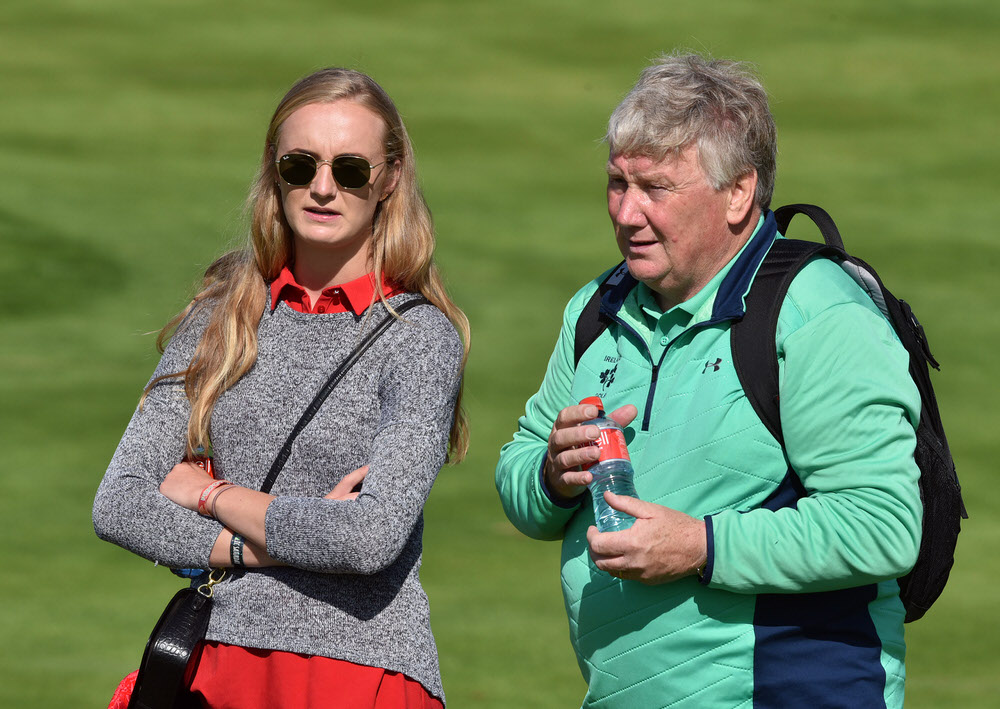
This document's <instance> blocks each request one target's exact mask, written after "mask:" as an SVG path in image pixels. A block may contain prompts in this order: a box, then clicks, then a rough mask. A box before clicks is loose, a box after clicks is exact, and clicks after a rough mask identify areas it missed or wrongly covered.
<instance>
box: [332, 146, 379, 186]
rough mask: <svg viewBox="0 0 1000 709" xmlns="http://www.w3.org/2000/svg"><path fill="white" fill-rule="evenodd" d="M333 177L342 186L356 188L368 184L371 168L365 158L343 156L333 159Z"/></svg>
mask: <svg viewBox="0 0 1000 709" xmlns="http://www.w3.org/2000/svg"><path fill="white" fill-rule="evenodd" d="M332 169H333V179H335V180H336V181H337V184H338V185H340V186H341V187H346V188H347V189H349V190H356V189H358V188H359V187H364V186H365V185H367V184H368V179H369V178H370V177H371V175H372V173H371V168H370V167H368V163H367V162H366V161H365V160H364V159H363V158H356V157H351V156H349V155H346V156H341V157H339V158H336V159H335V160H334V161H333V166H332Z"/></svg>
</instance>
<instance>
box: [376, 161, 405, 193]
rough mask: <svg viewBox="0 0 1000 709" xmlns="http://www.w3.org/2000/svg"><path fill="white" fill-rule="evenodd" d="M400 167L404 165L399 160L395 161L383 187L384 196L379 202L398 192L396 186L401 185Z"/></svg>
mask: <svg viewBox="0 0 1000 709" xmlns="http://www.w3.org/2000/svg"><path fill="white" fill-rule="evenodd" d="M400 165H402V163H401V162H400V161H399V160H398V159H396V160H393V162H392V166H391V167H390V168H389V174H388V175H387V176H386V180H385V185H383V186H382V196H381V197H380V198H379V202H381V201H382V200H384V199H385V198H386V197H388V196H389V195H391V194H392V193H393V192H394V191H395V190H396V185H398V184H399V168H400Z"/></svg>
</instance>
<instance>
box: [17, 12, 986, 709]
mask: <svg viewBox="0 0 1000 709" xmlns="http://www.w3.org/2000/svg"><path fill="white" fill-rule="evenodd" d="M998 30H1000V6H998V5H997V4H996V3H994V2H989V1H988V0H981V1H979V0H953V1H952V2H949V3H942V2H938V1H936V0H920V1H914V2H899V1H891V0H890V1H886V2H881V3H871V2H867V1H862V0H844V1H841V2H836V3H813V2H793V1H791V0H781V1H778V2H769V3H752V2H735V1H733V0H725V1H719V2H712V3H693V2H671V3H665V2H662V1H661V0H657V1H654V0H648V1H647V0H625V1H622V2H610V3H609V2H596V1H590V0H587V1H583V0H574V1H571V0H541V1H540V0H508V1H507V2H504V3H502V4H501V3H472V2H470V3H461V2H446V1H444V0H439V1H438V2H414V1H411V2H402V1H399V0H388V1H384V2H380V3H377V4H367V3H344V2H339V3H331V2H320V1H319V0H314V1H313V0H287V1H286V2H283V3H280V4H279V3H267V2H262V1H260V0H244V2H240V3H234V2H218V1H216V2H212V1H209V0H205V1H195V0H172V1H170V2H167V1H166V0H147V1H146V2H142V3H130V2H125V1H124V0H86V2H84V1H83V0H50V1H49V2H46V3H35V2H21V1H20V0H6V2H4V3H3V5H2V6H0V106H2V108H0V164H2V166H3V169H2V170H0V254H2V258H0V372H2V373H3V374H2V375H0V402H2V406H0V437H2V441H3V449H4V450H5V451H6V453H7V455H8V456H9V458H8V459H7V464H6V465H5V466H4V468H3V469H2V471H0V519H2V520H3V522H4V527H5V530H6V531H5V534H4V541H3V549H4V563H3V571H2V573H0V706H2V707H11V708H20V707H60V708H62V707H97V706H104V705H105V704H106V702H107V700H108V698H109V696H110V694H111V691H112V690H113V688H114V686H115V685H116V683H117V682H118V680H119V679H120V678H121V677H122V676H123V675H124V674H126V673H127V672H128V671H130V670H131V669H133V668H134V667H135V666H136V665H137V662H138V659H139V656H140V654H141V650H142V646H143V643H144V642H145V639H146V636H147V634H148V632H149V630H150V628H151V627H152V624H153V622H154V620H155V619H156V617H157V615H158V614H159V612H160V610H161V609H162V607H163V605H164V603H165V601H166V599H167V598H168V597H169V594H170V593H172V591H173V590H174V589H175V588H177V587H178V585H179V584H178V580H177V579H175V578H174V577H172V576H171V575H170V574H168V573H167V572H166V571H165V570H163V569H154V568H153V567H152V566H151V565H149V564H147V563H145V562H142V561H140V560H139V559H137V558H135V557H132V556H130V555H129V554H127V553H126V552H124V551H121V550H119V549H117V548H114V547H112V546H110V545H107V544H103V543H101V542H99V541H98V540H97V539H96V537H95V536H94V535H93V531H92V528H91V524H90V505H91V502H92V498H93V493H94V491H95V489H96V487H97V484H98V481H99V480H100V477H101V475H102V473H103V470H104V467H105V466H106V464H107V461H108V459H109V458H110V456H111V453H112V452H113V450H114V447H115V445H116V444H117V441H118V438H119V436H120V434H121V432H122V430H123V428H124V426H125V424H126V422H127V420H128V418H129V416H130V415H131V412H132V408H133V407H134V405H135V402H136V398H137V396H138V394H139V392H140V390H141V388H142V386H143V384H144V383H145V381H146V379H147V377H148V376H149V373H150V372H151V371H152V369H153V367H154V365H155V362H156V354H155V351H154V337H153V336H152V335H150V334H148V333H150V332H151V331H155V330H157V329H159V328H160V327H161V326H162V324H163V323H164V322H165V321H166V320H167V319H168V318H169V317H170V316H171V315H172V314H173V313H174V312H176V311H177V310H178V309H180V308H181V307H182V306H183V304H184V303H185V300H186V299H187V298H188V297H189V296H190V295H191V294H192V293H193V288H194V284H195V283H196V282H197V280H198V277H199V275H200V273H201V271H202V270H203V269H204V267H205V266H206V265H207V264H208V263H210V262H211V260H212V259H213V258H214V257H215V256H216V255H217V254H219V253H220V252H221V251H222V250H223V249H225V248H227V247H229V246H231V245H234V244H236V243H238V242H239V241H240V239H241V237H242V233H243V222H242V217H241V205H242V200H243V197H244V193H245V190H246V188H247V186H248V184H249V181H250V177H251V175H252V173H253V170H254V168H255V165H256V162H257V160H258V159H259V155H260V149H261V141H262V136H263V132H264V129H265V126H266V123H267V121H268V119H269V117H270V113H271V111H272V110H273V107H274V104H275V103H276V102H277V100H278V99H279V98H280V96H281V95H282V93H283V92H284V91H285V90H286V89H287V88H288V87H289V86H290V85H291V83H292V82H293V81H294V80H295V79H297V78H298V77H300V76H302V75H303V74H306V73H308V72H310V71H312V70H314V69H317V68H320V67H323V66H328V65H346V66H351V67H354V68H358V69H361V70H364V71H367V72H369V73H370V74H372V75H373V76H374V77H375V78H376V79H377V80H378V81H379V82H380V83H382V85H383V86H384V87H385V88H386V89H387V90H388V92H389V93H390V95H392V96H393V98H394V99H395V100H396V102H397V104H398V105H399V106H400V109H401V111H402V112H403V114H404V118H405V120H406V121H407V124H408V127H409V130H410V133H411V136H412V138H413V141H414V143H415V145H416V150H417V157H418V165H419V170H420V175H421V178H422V182H423V186H424V189H425V192H426V195H427V197H428V200H429V201H430V204H431V206H432V209H433V210H434V213H435V218H436V223H437V227H438V233H439V249H438V258H439V262H440V264H441V266H442V268H443V271H444V273H445V274H446V276H447V279H448V282H449V285H450V288H451V290H452V292H453V295H454V296H455V298H456V300H457V301H458V302H459V303H460V304H461V305H462V306H463V307H464V308H465V310H466V312H467V313H468V315H469V317H470V320H471V321H472V326H473V333H474V339H473V353H472V358H471V360H470V364H469V368H468V374H467V380H466V392H467V402H468V408H469V411H470V413H471V417H472V422H473V445H472V450H471V453H470V455H469V458H468V461H467V462H466V463H465V464H463V465H462V466H460V467H458V468H454V469H446V470H445V472H444V473H443V475H442V477H441V479H440V482H439V483H438V485H437V486H436V488H435V490H434V493H433V495H432V497H431V500H430V503H429V505H428V508H427V531H426V552H425V557H424V568H423V572H422V578H423V581H424V585H425V586H426V588H427V591H428V594H429V595H430V598H431V604H432V607H433V611H434V613H433V625H434V630H435V632H436V635H437V639H438V643H439V647H440V653H441V662H442V671H443V675H444V682H445V687H446V691H447V692H448V698H449V705H450V706H453V707H467V706H468V707H512V706H517V707H540V708H548V707H572V706H576V705H578V703H579V701H580V698H581V697H582V695H583V690H584V687H583V683H582V681H581V679H580V677H579V672H578V669H577V667H576V663H575V660H574V658H573V655H572V652H571V650H570V647H569V643H568V640H567V631H566V621H565V618H564V614H563V609H562V602H561V598H560V593H559V585H558V569H557V552H558V550H557V546H556V545H554V544H545V543H539V542H532V541H529V540H527V539H524V538H521V537H519V536H518V535H517V534H516V533H515V532H514V530H513V528H512V527H511V526H510V525H509V524H508V523H507V522H506V521H505V519H504V517H503V515H502V512H501V510H500V507H499V504H498V502H497V500H496V495H495V492H494V489H493V466H494V464H495V460H496V454H497V451H498V449H499V447H500V445H501V444H502V443H503V442H505V441H506V440H507V439H508V437H509V435H510V434H511V432H512V431H513V429H514V426H515V423H516V418H517V416H518V415H519V414H520V412H521V411H522V410H523V409H522V407H523V403H524V400H525V399H526V398H527V397H528V396H529V395H530V394H531V393H532V392H533V391H534V390H535V388H536V387H537V385H538V382H539V380H540V378H541V376H542V373H543V370H544V365H545V362H546V361H547V358H548V355H549V353H550V350H551V347H552V345H553V343H554V339H555V336H556V333H557V329H558V325H559V321H560V314H561V310H562V307H563V305H564V304H565V302H566V300H567V299H568V298H569V297H570V295H571V294H572V293H573V292H574V291H575V290H576V288H577V287H579V286H580V285H581V284H582V283H583V282H585V281H586V280H587V279H589V278H590V277H592V276H593V275H595V274H597V273H598V272H600V271H601V270H603V269H604V268H605V267H607V266H608V265H609V264H611V263H613V262H614V260H615V259H616V258H617V252H616V250H615V247H614V243H613V239H612V237H611V232H610V228H609V226H608V223H607V214H606V211H605V206H604V196H603V189H604V180H603V179H602V174H603V164H604V160H605V157H606V155H605V152H604V150H603V148H602V146H601V144H600V142H599V138H600V136H601V135H602V132H603V127H604V123H605V121H606V119H607V116H608V114H609V112H610V111H611V109H612V108H613V107H614V105H615V104H616V103H617V101H618V100H619V99H620V97H621V96H622V95H623V94H624V93H625V92H626V91H627V90H628V88H629V87H630V86H631V84H632V83H633V81H634V80H635V78H636V76H637V74H638V72H639V70H640V69H641V68H642V67H643V66H644V65H645V64H646V63H648V61H649V60H650V59H651V58H653V57H654V56H656V55H657V54H659V53H661V52H663V51H669V50H671V49H673V48H676V47H683V48H690V49H694V50H698V51H703V52H708V53H711V54H713V55H715V56H718V57H731V58H739V59H746V60H750V61H752V62H754V63H756V65H757V66H758V68H759V71H760V73H761V75H762V77H763V79H764V82H765V84H766V86H767V87H768V89H769V91H770V93H771V95H772V97H773V110H774V113H775V115H776V117H777V122H778V129H779V147H780V156H779V171H778V183H777V192H776V195H775V204H776V205H777V204H782V203H788V202H797V201H807V202H817V203H819V204H821V205H823V206H824V207H826V208H827V210H828V211H830V212H831V214H833V215H834V217H835V219H836V220H837V222H838V224H839V225H840V227H841V231H842V232H843V233H844V235H845V239H846V241H847V244H848V247H849V248H851V249H852V250H853V251H854V252H855V253H856V254H857V255H859V256H861V257H862V258H864V259H866V260H868V261H870V262H872V263H874V264H876V265H877V266H878V268H879V270H880V272H881V274H882V275H883V278H884V279H885V281H886V282H887V283H888V284H889V286H890V288H892V289H893V291H894V292H896V293H897V294H901V295H903V296H904V297H905V298H906V299H907V300H908V301H909V302H910V303H911V304H912V305H913V307H914V309H915V311H916V312H917V313H918V314H919V315H920V317H921V319H922V321H923V322H924V324H925V326H926V328H927V330H928V332H929V335H930V338H931V342H932V345H933V347H934V353H935V355H936V356H937V357H938V359H939V360H940V361H941V362H942V363H943V368H942V371H941V373H940V374H938V375H936V377H935V384H936V386H937V389H938V394H939V397H940V404H941V408H942V411H943V415H944V418H945V421H946V424H947V430H948V433H949V436H950V440H951V444H952V448H953V451H954V454H955V458H956V460H957V463H958V468H959V473H960V475H961V478H962V482H963V485H964V488H965V491H966V502H967V504H968V507H969V512H970V514H971V516H972V518H971V519H970V520H969V521H968V522H967V523H966V525H965V531H964V533H963V534H962V537H961V540H960V548H959V554H958V561H957V564H956V568H955V570H954V572H953V574H952V580H951V583H950V585H949V587H948V589H947V590H946V592H945V594H944V596H943V597H942V599H941V600H940V601H939V602H938V604H937V605H936V606H935V607H934V608H933V609H932V610H931V612H930V613H929V614H928V616H927V617H926V618H925V619H924V620H922V621H920V622H919V623H916V624H914V625H911V626H908V632H907V639H908V645H909V653H908V658H907V660H908V662H907V664H908V686H907V691H908V695H907V706H909V707H913V708H916V709H920V708H922V707H938V706H943V705H944V704H945V703H946V702H947V703H949V704H952V705H959V706H964V707H991V706H1000V699H998V697H1000V694H998V693H997V691H996V681H997V680H996V677H997V672H998V669H1000V667H998V662H997V657H998V653H997V651H998V649H1000V643H998V640H997V633H996V630H995V626H996V620H995V612H994V604H995V599H996V584H997V581H998V580H1000V579H998V572H1000V562H998V561H997V557H996V554H995V553H994V552H995V550H996V549H997V548H998V541H1000V522H998V517H1000V515H998V513H1000V488H998V486H997V485H996V484H995V482H994V471H995V460H996V457H997V455H996V454H997V445H996V431H997V430H998V423H1000V416H998V411H997V408H996V403H995V402H996V400H997V394H998V386H997V382H996V377H995V375H994V374H993V364H994V362H995V361H996V352H997V350H998V347H1000V320H998V316H997V314H996V311H995V310H994V309H993V304H994V299H995V298H996V297H997V296H998V295H1000V288H998V286H997V266H998V260H1000V244H998V241H997V238H996V233H995V229H996V225H997V223H998V221H1000V208H998V206H997V200H996V197H995V193H996V188H997V177H996V176H997V168H998V163H1000V160H998V157H1000V149H998V140H997V136H996V125H997V117H998V108H1000V94H998V86H1000V49H998V44H997V37H998ZM800 229H801V227H800ZM795 233H796V231H795V229H794V228H793V234H795ZM798 233H800V234H801V233H807V230H806V231H800V232H798ZM991 353H992V354H991Z"/></svg>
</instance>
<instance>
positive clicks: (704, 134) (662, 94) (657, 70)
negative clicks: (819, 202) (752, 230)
mask: <svg viewBox="0 0 1000 709" xmlns="http://www.w3.org/2000/svg"><path fill="white" fill-rule="evenodd" d="M605 140H606V141H607V143H608V146H609V148H610V149H611V152H612V153H614V154H616V155H643V156H646V157H649V158H652V159H653V160H663V159H664V158H666V157H667V156H668V155H677V154H678V153H679V152H680V151H681V150H682V149H683V148H685V147H686V146H688V145H691V144H696V145H697V146H698V160H699V161H700V163H701V167H702V169H703V170H704V171H705V175H706V176H707V177H708V179H709V181H710V182H711V184H712V187H714V188H715V189H717V190H719V189H722V188H723V187H725V186H726V185H729V184H732V183H733V181H734V180H736V178H738V177H740V176H741V175H745V174H746V173H748V172H750V171H751V170H756V171H757V190H756V193H755V194H754V202H755V204H756V205H757V206H758V207H760V208H761V209H762V210H765V209H767V208H768V206H769V205H770V203H771V196H772V195H773V193H774V177H775V171H776V165H777V153H778V147H777V137H776V130H775V127H774V117H773V116H772V115H771V109H770V108H769V107H768V102H767V92H766V91H765V90H764V87H763V85H761V83H760V80H759V79H757V77H756V76H754V74H753V71H752V70H751V68H750V66H749V65H748V64H745V63H742V62H734V61H727V60H722V59H714V60H713V59H706V58H704V57H701V56H699V55H697V54H670V55H664V56H662V57H660V58H659V59H658V60H657V61H655V62H654V63H653V64H651V65H650V66H648V67H646V68H645V69H643V71H642V74H641V75H640V76H639V80H638V81H637V82H636V84H635V86H634V87H632V90H631V91H629V93H628V95H626V96H625V98H624V99H622V102H621V103H620V104H618V107H617V108H615V110H614V112H613V113H612V114H611V119H610V120H609V121H608V132H607V135H606V136H605Z"/></svg>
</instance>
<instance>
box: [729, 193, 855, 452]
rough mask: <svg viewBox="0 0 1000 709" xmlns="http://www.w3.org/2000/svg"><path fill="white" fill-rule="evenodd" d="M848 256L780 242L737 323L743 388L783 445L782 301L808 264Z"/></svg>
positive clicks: (734, 339)
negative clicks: (780, 384)
mask: <svg viewBox="0 0 1000 709" xmlns="http://www.w3.org/2000/svg"><path fill="white" fill-rule="evenodd" d="M824 214H825V212H824ZM831 224H832V220H831ZM834 229H836V228H834ZM843 253H844V252H843V251H842V250H841V249H839V248H837V247H835V246H828V245H826V244H820V243H816V242H812V241H799V240H797V239H777V240H776V241H775V242H774V244H772V245H771V249H770V250H769V251H768V252H767V256H765V257H764V260H763V261H762V262H761V265H760V268H759V269H758V270H757V275H756V276H755V277H754V280H753V284H752V285H751V286H750V291H749V292H748V293H747V296H746V313H745V315H744V316H743V318H742V319H740V320H737V321H735V322H733V325H732V329H731V332H730V340H731V343H730V344H731V347H732V354H733V366H734V367H735V369H736V374H737V376H738V377H739V379H740V384H741V385H742V386H743V391H744V392H745V393H746V395H747V399H749V400H750V404H751V405H752V406H753V408H754V411H756V412H757V415H758V416H759V417H760V420H761V421H762V422H763V424H764V425H765V426H766V427H767V430H768V431H770V432H771V434H772V435H773V436H774V438H775V440H777V441H778V443H780V444H781V445H784V444H785V440H784V436H783V435H782V432H781V417H780V415H779V412H778V352H777V348H776V347H775V343H774V337H775V332H776V330H777V327H778V314H779V313H780V312H781V303H782V301H784V299H785V294H786V293H788V287H789V285H791V283H792V280H793V279H794V278H795V276H796V275H797V274H798V272H799V270H801V268H802V267H803V266H804V265H805V264H806V262H807V261H809V260H810V259H811V258H813V257H815V256H818V255H823V256H828V257H832V258H839V257H842V256H843Z"/></svg>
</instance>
